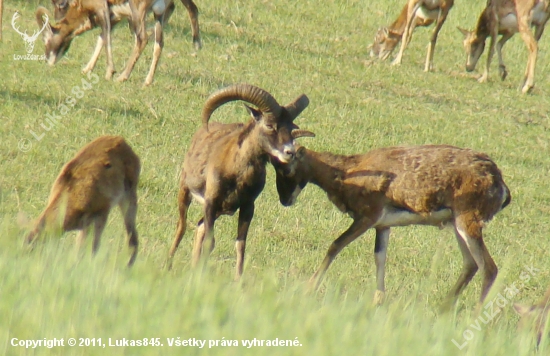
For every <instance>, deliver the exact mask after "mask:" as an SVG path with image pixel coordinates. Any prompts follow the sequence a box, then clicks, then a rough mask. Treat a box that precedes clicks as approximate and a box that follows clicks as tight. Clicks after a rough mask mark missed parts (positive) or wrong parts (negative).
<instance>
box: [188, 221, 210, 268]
mask: <svg viewBox="0 0 550 356" xmlns="http://www.w3.org/2000/svg"><path fill="white" fill-rule="evenodd" d="M204 236H205V235H204V217H202V218H201V219H200V220H199V222H197V229H196V230H195V237H194V238H193V255H192V259H191V266H193V267H196V266H197V265H198V264H199V261H200V259H201V254H202V245H203V243H204ZM214 244H215V242H214V241H213V242H212V245H211V249H210V252H212V250H213V249H214Z"/></svg>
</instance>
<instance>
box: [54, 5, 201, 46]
mask: <svg viewBox="0 0 550 356" xmlns="http://www.w3.org/2000/svg"><path fill="white" fill-rule="evenodd" d="M72 1H75V0H72ZM124 2H125V1H116V0H107V3H108V5H109V6H112V5H121V4H122V3H124ZM181 2H182V4H183V6H185V8H186V9H187V13H188V15H189V20H190V21H191V34H192V36H193V45H194V46H195V48H196V49H197V50H199V49H201V47H202V42H201V38H200V31H199V9H198V8H197V5H195V3H194V2H193V1H192V0H181ZM52 3H53V5H54V7H55V21H60V20H61V19H62V18H63V17H65V15H66V14H67V11H68V9H69V5H70V3H71V0H52ZM174 8H175V6H174V3H172V5H171V6H170V7H169V8H168V9H167V10H166V15H165V19H164V20H165V22H168V19H169V18H170V16H172V12H173V11H174ZM111 29H112V27H111Z"/></svg>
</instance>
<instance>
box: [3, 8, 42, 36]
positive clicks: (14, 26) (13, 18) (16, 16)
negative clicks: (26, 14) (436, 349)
mask: <svg viewBox="0 0 550 356" xmlns="http://www.w3.org/2000/svg"><path fill="white" fill-rule="evenodd" d="M44 16H46V21H44V25H43V26H42V28H41V29H40V31H38V33H36V31H35V32H33V34H32V36H29V35H27V31H26V30H25V32H24V33H23V32H21V31H19V28H18V27H17V26H16V24H15V21H17V19H18V18H19V17H20V15H19V12H17V11H16V12H15V13H14V14H13V17H12V18H11V27H13V29H14V30H15V32H17V33H18V34H20V35H21V36H23V37H24V38H25V40H26V41H34V40H36V38H37V37H38V35H39V34H41V33H42V31H44V29H45V28H46V26H48V24H49V21H50V18H49V17H48V15H47V14H44Z"/></svg>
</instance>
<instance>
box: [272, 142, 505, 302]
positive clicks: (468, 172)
mask: <svg viewBox="0 0 550 356" xmlns="http://www.w3.org/2000/svg"><path fill="white" fill-rule="evenodd" d="M274 165H275V168H276V172H277V191H278V193H279V198H280V200H281V203H282V204H283V205H286V206H289V205H292V204H293V203H294V202H295V200H296V198H297V196H298V195H299V194H300V191H301V190H302V189H303V188H304V187H305V185H306V184H307V183H308V182H311V183H313V184H316V185H318V186H319V187H320V188H321V189H323V190H324V191H325V192H326V193H327V195H328V198H329V199H330V201H332V202H333V203H334V205H336V207H338V209H340V210H341V211H342V212H344V213H348V214H349V216H350V217H351V218H352V219H353V223H352V225H351V226H350V227H349V229H348V230H346V231H345V232H344V233H343V234H342V235H340V237H338V238H337V239H336V240H335V241H334V242H333V243H332V245H331V246H330V248H329V249H328V252H327V254H326V257H325V259H324V260H323V262H322V264H321V266H320V268H319V269H318V270H317V272H315V274H314V275H313V277H312V278H311V283H312V284H313V285H314V286H315V287H317V286H318V285H319V284H320V282H321V278H322V277H323V275H324V274H325V272H326V271H327V269H328V267H329V266H330V264H331V263H332V261H333V260H334V258H336V256H337V255H338V253H340V251H341V250H342V249H343V248H344V247H346V246H347V245H348V244H349V243H351V242H352V241H354V240H355V239H356V238H358V237H359V236H361V235H362V234H363V233H365V232H366V231H367V230H368V229H370V228H374V229H375V230H376V241H375V246H374V259H375V262H376V282H377V291H376V295H375V302H376V303H381V302H382V300H383V298H384V293H385V286H384V275H385V262H386V250H387V247H388V241H389V237H390V228H391V227H394V226H408V225H432V226H439V227H442V226H443V225H446V224H452V225H453V226H454V231H455V235H456V239H457V241H458V245H459V247H460V251H461V252H462V257H463V263H464V265H463V269H462V273H461V274H460V277H459V278H458V281H457V282H456V284H455V286H454V287H453V288H452V289H451V291H450V293H449V296H448V298H447V303H446V306H449V305H451V304H453V303H454V302H455V301H456V298H457V297H458V295H459V294H460V293H461V292H462V290H463V289H464V288H465V287H466V286H467V285H468V283H469V282H470V280H471V279H472V278H473V277H474V275H475V274H476V272H477V270H478V269H481V270H482V271H483V283H482V288H481V289H482V290H481V297H480V303H481V302H483V300H484V299H485V297H486V296H487V293H488V292H489V289H490V288H491V285H492V284H493V282H494V280H495V278H496V276H497V266H496V265H495V263H494V261H493V259H492V258H491V255H490V254H489V251H487V248H486V247H485V243H484V242H483V234H482V229H483V225H484V223H485V222H487V221H489V220H491V218H492V217H493V216H494V215H495V214H496V213H497V212H498V211H500V210H501V209H502V208H504V207H505V206H506V205H508V203H509V202H510V200H511V198H510V191H509V190H508V187H507V186H506V184H504V181H503V179H502V175H501V172H500V170H499V169H498V167H497V166H496V164H495V163H494V162H493V161H491V159H490V158H489V157H488V156H487V155H485V154H483V153H478V152H475V151H472V150H469V149H462V148H458V147H453V146H445V145H426V146H413V147H389V148H380V149H376V150H373V151H370V152H368V153H366V154H362V155H351V156H343V155H336V154H332V153H328V152H323V153H320V152H315V151H311V150H308V149H307V148H305V147H300V148H299V149H298V151H297V152H296V157H295V158H294V159H293V161H292V162H291V163H289V164H277V163H276V164H274Z"/></svg>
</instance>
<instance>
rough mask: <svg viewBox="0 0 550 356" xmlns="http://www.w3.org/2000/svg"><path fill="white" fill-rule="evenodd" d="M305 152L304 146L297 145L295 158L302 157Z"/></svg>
mask: <svg viewBox="0 0 550 356" xmlns="http://www.w3.org/2000/svg"><path fill="white" fill-rule="evenodd" d="M305 153H306V148H305V147H302V146H300V147H298V149H297V150H296V158H297V159H302V157H304V155H305Z"/></svg>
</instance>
